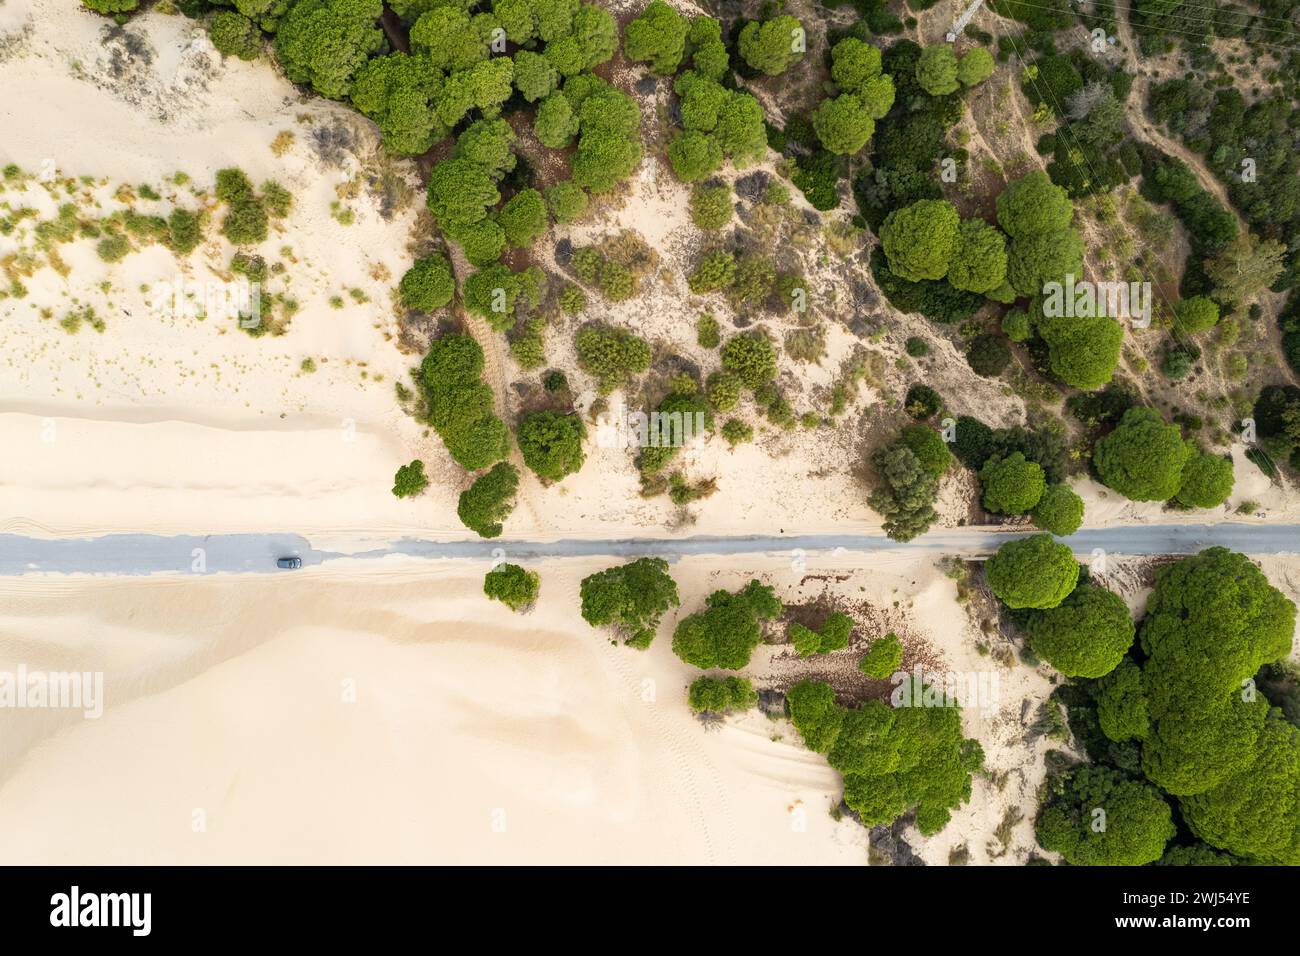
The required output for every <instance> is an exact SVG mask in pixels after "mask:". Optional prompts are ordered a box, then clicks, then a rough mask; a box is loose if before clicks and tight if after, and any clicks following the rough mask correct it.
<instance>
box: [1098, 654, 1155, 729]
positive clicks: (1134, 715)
mask: <svg viewBox="0 0 1300 956" xmlns="http://www.w3.org/2000/svg"><path fill="white" fill-rule="evenodd" d="M1097 721H1098V723H1100V725H1101V732H1102V733H1103V734H1105V735H1106V736H1107V737H1108V738H1110V739H1111V740H1114V741H1117V742H1121V743H1122V742H1123V741H1126V740H1143V739H1145V738H1146V735H1147V733H1148V731H1150V729H1151V718H1150V716H1149V715H1148V713H1147V698H1146V694H1145V692H1144V691H1143V690H1142V668H1140V667H1138V666H1137V664H1135V663H1133V661H1132V660H1130V659H1127V658H1126V659H1125V660H1123V661H1121V662H1120V664H1119V666H1117V667H1116V668H1115V669H1114V670H1112V671H1111V672H1110V673H1108V674H1106V675H1104V676H1103V677H1102V678H1101V680H1099V681H1098V682H1097Z"/></svg>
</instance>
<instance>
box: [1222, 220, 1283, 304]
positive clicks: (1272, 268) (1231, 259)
mask: <svg viewBox="0 0 1300 956" xmlns="http://www.w3.org/2000/svg"><path fill="white" fill-rule="evenodd" d="M1285 257H1286V246H1284V245H1282V243H1280V242H1278V241H1277V240H1276V239H1264V240H1262V241H1261V240H1258V239H1256V238H1255V237H1253V236H1251V235H1247V234H1244V233H1242V234H1238V235H1237V237H1236V238H1235V239H1233V240H1232V241H1231V242H1229V243H1228V244H1227V245H1225V246H1224V247H1223V248H1222V249H1220V250H1219V251H1218V252H1217V253H1216V254H1215V255H1214V256H1212V257H1211V258H1209V259H1206V260H1205V262H1204V268H1205V277H1206V278H1207V279H1208V280H1209V282H1210V287H1211V290H1212V291H1211V295H1213V296H1214V298H1216V299H1217V300H1218V301H1220V302H1230V303H1233V304H1234V305H1239V306H1242V307H1244V306H1246V305H1247V304H1249V303H1250V302H1251V301H1253V300H1254V299H1255V298H1256V297H1258V296H1259V294H1260V293H1261V292H1264V291H1265V290H1266V289H1268V288H1269V287H1270V286H1272V285H1273V283H1275V282H1276V281H1277V280H1278V277H1279V276H1281V275H1282V273H1283V272H1285V271H1286V266H1285V265H1284V264H1283V263H1284V259H1285Z"/></svg>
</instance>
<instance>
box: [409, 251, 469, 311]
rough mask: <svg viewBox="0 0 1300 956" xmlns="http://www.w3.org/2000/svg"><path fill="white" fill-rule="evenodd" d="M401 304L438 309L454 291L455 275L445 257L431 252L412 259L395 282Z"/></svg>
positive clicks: (416, 307) (417, 307)
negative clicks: (410, 264) (407, 267)
mask: <svg viewBox="0 0 1300 956" xmlns="http://www.w3.org/2000/svg"><path fill="white" fill-rule="evenodd" d="M398 291H399V292H400V294H401V297H402V304H403V305H405V306H406V307H407V308H408V309H416V310H417V311H420V312H432V311H434V310H435V309H441V308H442V307H443V306H445V305H447V303H449V302H450V301H451V300H452V297H453V296H455V294H456V278H455V276H454V275H452V271H451V263H450V262H448V261H447V257H446V256H443V255H441V254H438V253H435V254H433V255H430V256H425V257H423V258H421V259H416V260H415V264H414V265H413V266H411V268H410V269H408V270H406V274H405V275H403V276H402V281H401V282H400V283H399V284H398Z"/></svg>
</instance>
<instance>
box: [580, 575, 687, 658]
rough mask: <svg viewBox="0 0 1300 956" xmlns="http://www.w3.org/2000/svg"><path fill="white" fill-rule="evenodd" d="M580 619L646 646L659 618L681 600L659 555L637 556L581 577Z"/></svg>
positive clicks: (636, 644)
mask: <svg viewBox="0 0 1300 956" xmlns="http://www.w3.org/2000/svg"><path fill="white" fill-rule="evenodd" d="M580 592H581V597H582V619H583V620H584V621H586V622H587V623H588V624H590V625H591V626H592V627H612V628H614V630H615V632H616V633H618V634H620V635H622V636H623V637H624V638H625V643H627V644H628V645H630V646H632V647H637V648H642V649H644V648H647V647H649V646H650V642H651V641H653V640H654V637H655V631H656V629H657V628H658V627H659V621H660V620H661V619H662V618H663V616H664V614H665V613H666V612H667V611H668V610H670V609H671V608H675V607H677V606H678V605H679V604H681V599H680V598H679V597H678V596H677V584H676V582H675V581H673V579H672V577H671V576H670V575H669V574H668V562H667V561H665V560H664V559H663V558H638V559H637V560H635V561H632V562H629V563H628V564H624V565H620V566H618V567H613V568H607V569H605V570H604V571H598V572H597V573H595V574H591V575H588V576H587V577H585V578H583V579H582V584H581V586H580Z"/></svg>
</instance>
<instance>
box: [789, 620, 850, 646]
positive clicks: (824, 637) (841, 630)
mask: <svg viewBox="0 0 1300 956" xmlns="http://www.w3.org/2000/svg"><path fill="white" fill-rule="evenodd" d="M852 632H853V618H851V617H849V616H848V615H847V614H844V613H842V612H840V611H834V612H832V613H831V614H830V615H828V616H827V618H826V620H825V622H824V623H823V624H822V627H821V630H820V631H814V630H813V629H812V628H810V627H806V626H804V625H803V624H800V623H798V622H797V621H796V622H794V623H792V624H791V625H790V631H789V636H790V643H791V644H793V645H794V649H795V650H796V651H798V652H799V654H800V656H802V657H808V656H809V655H811V654H829V653H830V652H831V651H842V650H844V648H846V647H848V646H849V635H850V634H851V633H852Z"/></svg>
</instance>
